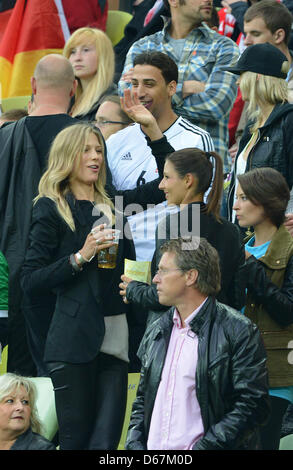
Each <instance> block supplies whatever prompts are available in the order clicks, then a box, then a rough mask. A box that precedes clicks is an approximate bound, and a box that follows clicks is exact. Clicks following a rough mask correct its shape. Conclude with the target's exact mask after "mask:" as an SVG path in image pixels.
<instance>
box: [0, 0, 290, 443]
mask: <svg viewBox="0 0 293 470" xmlns="http://www.w3.org/2000/svg"><path fill="white" fill-rule="evenodd" d="M97 3H99V8H100V9H101V10H102V11H103V12H104V13H103V14H105V13H107V11H108V10H107V8H108V4H107V8H106V6H105V4H104V3H103V2H101V1H100V2H97ZM80 5H82V3H81V4H80ZM109 5H110V3H109ZM79 8H80V7H79ZM125 9H126V10H127V8H125ZM128 9H129V11H130V12H131V14H132V20H131V21H130V22H129V23H128V25H127V26H126V27H125V31H124V37H123V38H122V39H121V41H120V42H119V43H118V44H117V45H116V46H115V47H114V46H113V45H112V42H111V40H110V38H109V37H108V36H107V33H106V32H105V28H101V29H98V28H96V27H93V25H88V24H79V23H78V25H76V26H75V27H74V28H73V29H72V30H71V36H70V37H69V39H68V40H67V42H66V44H65V46H64V50H63V55H61V54H48V55H47V56H45V57H43V58H42V59H41V60H39V62H38V64H37V66H36V68H35V72H34V76H33V77H32V79H31V85H32V95H31V99H30V101H29V103H28V107H27V109H13V110H10V111H7V112H5V113H2V115H1V116H0V126H1V127H0V225H1V234H0V347H1V349H3V348H4V347H5V346H7V345H8V362H7V371H8V373H7V374H5V375H4V376H3V377H0V449H12V450H13V449H22V448H23V449H37V450H40V449H44V450H45V449H46V450H47V449H53V448H55V447H54V446H53V445H52V444H51V443H50V442H49V441H47V440H46V439H44V438H42V436H41V435H40V426H39V423H38V421H37V417H35V391H34V388H33V385H31V384H30V382H29V379H27V378H26V377H29V376H32V377H50V378H51V380H52V383H53V386H54V393H55V403H56V411H57V419H58V426H59V431H58V436H57V437H56V444H57V445H58V446H59V447H60V449H61V450H65V449H66V450H69V449H71V450H83V449H100V450H114V449H117V447H118V444H119V440H120V436H121V432H122V428H123V422H124V416H125V411H126V403H127V377H128V372H135V373H140V374H141V381H140V385H139V389H138V395H137V398H136V400H135V402H134V406H133V413H132V416H131V421H130V427H129V434H128V438H127V441H126V448H128V449H130V450H131V449H140V450H147V449H164V450H179V449H185V450H191V449H194V450H196V449H206V450H209V449H226V450H233V449H247V450H248V449H265V450H276V449H278V448H279V442H280V438H281V437H283V436H284V435H286V434H293V412H292V408H293V369H292V368H293V365H292V363H291V362H290V361H289V359H288V357H289V353H290V348H291V349H292V344H293V276H292V273H291V269H292V268H291V266H292V262H293V261H292V260H293V238H292V236H293V210H292V209H293V206H292V204H291V200H292V199H293V195H292V194H293V190H292V186H293V162H291V158H292V157H291V154H292V142H291V136H292V132H291V123H292V116H293V104H292V102H293V101H292V96H291V93H292V91H291V88H292V76H293V75H292V67H293V52H292V51H291V50H290V47H291V46H290V44H291V42H292V22H293V17H292V15H291V12H290V11H291V9H293V7H292V5H291V2H290V1H289V0H286V2H285V1H284V2H279V1H277V0H260V1H258V2H257V1H256V2H255V1H253V2H249V1H248V2H246V1H244V0H239V1H236V0H223V1H222V2H221V4H217V5H213V2H212V0H157V1H154V0H142V1H139V0H136V1H135V2H134V3H133V4H131V5H129V6H128ZM79 19H80V20H81V18H79ZM94 26H95V25H94ZM102 29H103V30H102ZM292 156H293V155H292ZM291 192H292V194H290V193H291ZM290 196H291V197H290ZM114 229H118V230H119V231H120V236H119V240H118V242H117V241H116V242H115V237H114V235H115V234H114V232H115V230H114ZM190 237H191V243H192V248H191V249H190V258H189V259H187V258H186V259H184V254H182V256H181V254H180V251H181V252H183V251H184V248H183V246H185V245H184V240H189V239H190ZM173 239H179V240H180V243H181V244H180V243H179V242H178V243H179V244H178V243H177V242H174V243H175V244H174V245H172V243H173V241H172V240H173ZM169 240H171V242H170V244H168V241H169ZM195 240H198V243H199V245H198V246H197V248H196V249H195V248H194V243H195ZM176 243H177V245H176ZM186 243H188V242H186ZM197 250H198V252H197ZM187 251H188V250H187ZM196 252H197V253H196ZM113 253H114V254H115V253H116V261H115V262H114V264H113V265H110V264H109V266H108V265H107V264H105V265H104V266H103V265H102V264H98V263H99V262H98V259H99V258H100V257H102V256H104V257H106V259H107V260H108V259H110V254H111V257H112V256H113V257H114V258H115V256H114V255H113ZM111 259H112V258H111ZM208 259H210V260H211V262H210V263H208V262H207V260H208ZM127 260H131V261H135V260H136V261H140V262H144V263H147V265H148V266H149V270H150V273H151V282H149V281H147V280H146V279H145V282H143V281H142V280H138V279H135V277H133V278H132V277H131V274H129V273H128V274H126V273H125V267H126V264H127ZM101 263H102V261H101ZM105 263H106V262H105ZM184 263H185V264H184ZM172 276H173V277H172ZM205 276H206V278H207V280H206V281H205V282H206V284H205V283H204V282H203V281H202V279H203V278H204V277H205ZM208 284H209V288H207V287H206V285H208ZM185 298H186V302H184V299H185ZM170 307H171V309H170ZM205 316H206V317H205ZM217 317H218V318H221V322H222V323H221V322H220V321H219V319H218V318H217ZM205 318H206V320H205ZM173 324H174V325H173ZM181 329H182V331H181ZM180 331H181V333H180ZM178 332H179V333H180V334H181V336H184V337H185V338H187V339H186V341H185V339H184V341H183V340H182V339H180V334H179V333H178ZM177 335H178V336H177ZM195 337H196V339H195V340H194V338H195ZM188 338H189V339H188ZM190 338H192V341H191V340H190ZM197 338H198V339H197ZM213 339H214V341H213ZM216 339H217V341H219V344H215V341H216ZM180 341H183V342H182V343H180ZM290 341H291V343H290ZM179 343H180V347H179ZM203 345H205V346H204V347H203ZM290 345H291V346H290ZM217 348H218V349H217ZM1 349H0V352H1ZM192 351H194V356H195V357H194V359H191V356H192V354H190V353H192ZM244 352H245V353H246V354H244ZM244 356H245V358H244ZM180 367H181V368H182V370H181V371H180ZM195 371H196V382H194V374H195ZM188 374H193V375H192V377H193V378H192V380H185V379H186V376H187V378H188ZM174 377H177V380H176V378H175V379H174ZM190 377H191V375H190ZM190 377H189V379H190ZM204 377H208V379H207V380H205V379H204ZM159 382H160V384H159ZM181 393H183V399H182V401H181V400H179V401H181V403H180V407H179V408H178V409H176V403H177V400H178V396H180V394H181ZM177 394H179V395H177ZM204 394H205V395H204ZM213 394H217V396H218V399H215V397H214V396H213ZM169 395H171V397H172V399H171V398H170V397H169ZM173 402H174V404H172V403H173ZM169 404H170V405H169ZM189 408H190V410H191V411H190V413H191V414H190V416H189V417H188V414H189V412H188V410H189ZM182 416H186V421H184V420H183V419H181V418H182ZM20 421H21V422H22V423H21V424H22V425H20ZM12 422H13V425H12ZM17 422H18V426H16V425H15V424H14V423H17ZM177 422H178V429H176V427H177V425H174V423H177ZM161 428H162V430H163V431H162V434H161ZM185 433H186V439H185Z"/></svg>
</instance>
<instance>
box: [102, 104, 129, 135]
mask: <svg viewBox="0 0 293 470" xmlns="http://www.w3.org/2000/svg"><path fill="white" fill-rule="evenodd" d="M109 121H112V122H109ZM96 126H97V127H98V128H99V129H100V131H101V133H102V134H103V137H104V139H105V140H107V139H108V138H109V137H110V135H112V134H115V132H118V131H120V130H121V129H124V127H125V124H123V121H122V118H121V115H120V106H119V105H118V104H117V103H113V102H112V101H104V103H102V104H101V106H100V107H99V109H98V111H97V112H96Z"/></svg>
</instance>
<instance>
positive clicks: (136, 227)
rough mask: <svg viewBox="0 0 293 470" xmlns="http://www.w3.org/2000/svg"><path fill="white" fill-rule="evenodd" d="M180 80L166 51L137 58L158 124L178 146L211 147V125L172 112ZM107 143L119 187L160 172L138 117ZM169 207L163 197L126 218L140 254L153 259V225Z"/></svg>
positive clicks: (144, 96) (137, 72)
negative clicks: (205, 127) (206, 127)
mask: <svg viewBox="0 0 293 470" xmlns="http://www.w3.org/2000/svg"><path fill="white" fill-rule="evenodd" d="M177 81H178V68H177V65H176V64H175V62H174V61H173V60H172V59H171V58H170V57H169V56H168V55H167V54H164V53H162V52H157V51H147V52H144V53H142V54H139V55H138V56H137V57H136V58H135V60H134V69H133V74H132V90H133V91H135V94H136V95H137V97H138V99H139V101H140V103H141V104H143V105H144V106H145V108H146V109H147V110H149V111H150V112H151V113H152V115H153V116H154V117H155V118H156V121H157V124H158V127H159V128H160V130H161V131H162V133H163V134H164V135H165V136H166V137H167V140H168V142H169V143H170V144H171V145H172V147H173V148H174V150H180V149H182V148H188V147H197V148H200V149H201V150H204V151H207V152H209V151H213V150H214V145H213V142H212V139H211V137H210V134H209V133H208V132H207V131H205V130H203V129H201V128H200V127H198V126H196V125H194V124H192V123H190V122H189V121H188V120H187V119H185V118H182V117H178V116H177V115H176V114H175V113H174V111H173V109H172V105H171V100H172V96H173V95H174V93H175V92H176V85H177ZM106 145H107V157H108V164H109V168H110V170H111V173H112V181H113V184H114V186H115V187H116V189H118V190H126V189H133V188H135V187H136V186H139V185H141V184H145V183H147V182H149V181H152V180H154V179H156V178H158V170H157V165H156V160H155V158H154V156H153V155H152V153H151V150H150V148H149V146H148V145H147V136H146V135H145V133H144V132H143V131H142V129H141V126H140V124H139V123H138V122H136V123H135V124H133V125H130V126H128V127H127V128H126V129H123V130H121V131H118V132H116V133H115V134H114V135H112V136H110V137H109V138H108V139H107V142H106ZM169 210H178V208H175V207H174V208H171V209H170V208H169V209H168V211H169ZM166 211H167V205H166V203H162V204H159V205H158V206H156V207H155V208H150V209H148V210H147V211H144V212H139V213H137V214H135V215H133V216H131V217H129V218H128V221H129V224H130V228H131V230H132V233H133V239H134V243H135V249H136V257H137V260H139V261H151V259H152V256H153V253H154V249H155V229H156V226H157V224H158V222H159V220H161V218H163V217H164V216H165V215H166ZM126 215H127V214H126Z"/></svg>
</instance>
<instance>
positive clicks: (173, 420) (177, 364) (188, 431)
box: [147, 299, 206, 450]
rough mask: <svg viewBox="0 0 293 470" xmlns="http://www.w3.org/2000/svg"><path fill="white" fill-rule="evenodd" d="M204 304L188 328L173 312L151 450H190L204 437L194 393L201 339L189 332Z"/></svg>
mask: <svg viewBox="0 0 293 470" xmlns="http://www.w3.org/2000/svg"><path fill="white" fill-rule="evenodd" d="M205 301H206V299H205V300H204V302H203V303H202V304H201V305H200V306H199V307H198V308H197V309H196V310H194V311H193V312H192V314H191V315H189V317H188V318H187V319H186V320H185V324H186V326H185V327H183V326H182V321H181V318H180V315H179V313H178V311H177V310H176V309H175V311H174V316H173V323H174V326H173V329H172V333H171V337H170V342H169V346H168V351H167V354H166V359H165V364H164V367H163V371H162V377H161V382H160V385H159V387H158V391H157V395H156V399H155V404H154V408H153V413H152V418H151V424H150V430H149V435H148V442H147V448H148V449H149V450H155V449H158V450H190V449H192V447H193V446H194V444H195V443H196V442H197V441H198V439H200V438H201V437H202V436H203V434H204V428H203V422H202V417H201V411H200V406H199V403H198V400H197V397H196V390H195V385H196V384H195V376H196V367H197V357H198V356H197V348H198V337H197V335H196V334H195V333H194V332H193V331H192V330H191V329H190V322H191V321H192V320H193V318H194V317H195V315H196V314H197V313H198V312H199V311H200V309H201V308H202V306H203V304H204V303H205Z"/></svg>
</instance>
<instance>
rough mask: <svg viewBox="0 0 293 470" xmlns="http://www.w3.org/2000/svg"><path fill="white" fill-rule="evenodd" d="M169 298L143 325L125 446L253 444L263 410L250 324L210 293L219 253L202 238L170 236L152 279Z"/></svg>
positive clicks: (259, 354) (258, 356)
mask: <svg viewBox="0 0 293 470" xmlns="http://www.w3.org/2000/svg"><path fill="white" fill-rule="evenodd" d="M153 282H154V283H155V284H156V285H157V291H158V296H159V301H160V303H161V304H162V305H168V306H170V305H172V306H173V307H172V308H171V309H170V310H168V312H166V313H165V314H163V315H162V317H161V318H160V319H159V320H157V321H156V322H155V323H153V324H152V325H151V326H150V327H149V329H148V330H147V331H146V333H145V336H144V338H143V340H142V343H141V345H140V348H139V351H138V355H139V357H140V359H141V362H142V369H141V378H140V383H139V387H138V391H137V397H136V400H135V402H134V404H133V409H132V415H131V419H130V425H129V430H128V436H127V440H126V449H128V450H146V449H148V450H155V449H159V450H213V449H214V450H217V449H226V450H232V449H233V450H234V449H247V450H248V449H257V448H259V446H258V428H259V426H261V425H262V424H264V423H265V421H266V419H267V418H268V415H269V402H268V400H269V398H268V377H267V369H266V354H265V350H264V347H263V343H262V340H261V337H260V333H259V331H258V329H257V327H256V326H255V325H254V324H253V323H252V322H251V321H250V320H248V319H247V318H246V317H244V315H241V314H240V313H239V312H237V311H236V310H234V309H232V308H231V307H228V306H226V305H224V304H221V303H219V302H217V301H216V300H215V295H216V294H217V293H218V291H219V289H220V268H219V258H218V254H217V252H216V250H215V249H214V248H212V246H211V245H210V244H209V243H208V242H207V241H206V240H205V239H203V238H202V239H200V243H199V240H198V239H197V240H195V239H194V238H193V239H192V240H191V241H186V240H182V239H178V240H170V241H168V242H166V243H165V244H164V245H163V247H162V258H161V260H160V263H159V269H158V271H157V273H156V275H155V277H154V279H153Z"/></svg>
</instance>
